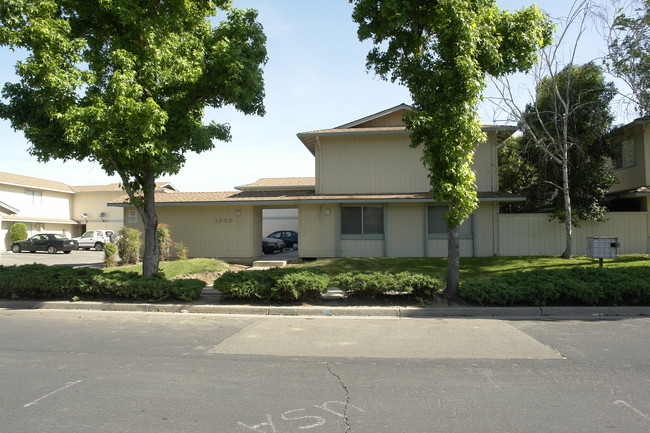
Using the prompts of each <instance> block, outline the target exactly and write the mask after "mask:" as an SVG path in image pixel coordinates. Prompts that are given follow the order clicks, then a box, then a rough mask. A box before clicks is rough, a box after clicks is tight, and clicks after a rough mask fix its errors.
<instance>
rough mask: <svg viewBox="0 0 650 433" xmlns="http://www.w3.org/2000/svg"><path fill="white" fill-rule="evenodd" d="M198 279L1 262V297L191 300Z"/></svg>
mask: <svg viewBox="0 0 650 433" xmlns="http://www.w3.org/2000/svg"><path fill="white" fill-rule="evenodd" d="M204 287H205V283H204V282H203V281H199V280H192V279H183V280H173V281H171V280H166V279H165V278H164V277H162V276H161V275H157V276H154V277H153V278H150V279H147V280H143V279H142V277H141V276H140V275H139V274H137V273H135V272H120V271H113V272H107V273H104V272H102V271H101V270H99V269H94V268H70V267H66V266H45V265H37V264H34V265H23V266H0V298H11V299H21V298H23V299H24V298H27V299H72V298H75V297H77V298H85V299H88V298H110V299H128V300H148V301H154V302H158V301H163V300H167V299H178V300H181V301H192V300H195V299H198V297H199V296H200V295H201V292H202V290H203V288H204Z"/></svg>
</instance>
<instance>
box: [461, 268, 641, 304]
mask: <svg viewBox="0 0 650 433" xmlns="http://www.w3.org/2000/svg"><path fill="white" fill-rule="evenodd" d="M459 294H460V296H461V298H463V299H464V300H466V301H470V302H476V303H479V304H481V305H506V306H508V305H532V306H537V307H543V306H546V305H589V306H599V305H650V267H647V266H636V267H618V268H609V269H608V268H603V269H600V268H585V267H576V268H571V269H551V270H541V269H540V270H532V271H524V272H514V273H509V274H503V275H499V276H496V277H492V278H486V279H483V280H470V281H466V282H463V283H461V285H460V289H459Z"/></svg>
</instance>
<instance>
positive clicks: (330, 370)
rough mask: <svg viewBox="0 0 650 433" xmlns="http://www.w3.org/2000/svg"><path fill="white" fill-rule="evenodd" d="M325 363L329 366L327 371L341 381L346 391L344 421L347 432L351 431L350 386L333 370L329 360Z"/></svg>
mask: <svg viewBox="0 0 650 433" xmlns="http://www.w3.org/2000/svg"><path fill="white" fill-rule="evenodd" d="M325 365H326V366H327V371H329V372H330V374H331V375H332V376H334V377H335V378H336V380H338V381H339V384H340V385H341V388H343V391H345V407H344V408H343V421H345V432H346V433H347V432H351V431H352V426H351V425H350V420H349V419H348V408H349V407H350V391H349V390H348V387H347V386H345V384H344V383H343V380H341V377H340V376H339V375H338V374H336V373H334V372H333V371H332V368H331V367H330V364H329V362H326V363H325Z"/></svg>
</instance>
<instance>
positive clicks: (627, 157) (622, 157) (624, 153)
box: [614, 139, 636, 169]
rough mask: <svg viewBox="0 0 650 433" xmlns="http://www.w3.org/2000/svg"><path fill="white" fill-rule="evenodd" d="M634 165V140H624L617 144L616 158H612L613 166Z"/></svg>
mask: <svg viewBox="0 0 650 433" xmlns="http://www.w3.org/2000/svg"><path fill="white" fill-rule="evenodd" d="M635 165H636V149H635V146H634V140H633V139H629V140H625V141H624V142H622V143H621V144H620V145H619V148H618V152H617V155H616V158H614V168H616V169H619V168H629V167H633V166H635Z"/></svg>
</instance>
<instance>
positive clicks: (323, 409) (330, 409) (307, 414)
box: [237, 401, 365, 433]
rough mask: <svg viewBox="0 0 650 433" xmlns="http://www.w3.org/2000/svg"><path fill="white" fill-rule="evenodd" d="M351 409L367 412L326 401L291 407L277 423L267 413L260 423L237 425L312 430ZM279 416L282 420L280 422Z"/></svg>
mask: <svg viewBox="0 0 650 433" xmlns="http://www.w3.org/2000/svg"><path fill="white" fill-rule="evenodd" d="M351 409H352V410H355V411H359V412H365V410H363V409H361V408H359V407H356V406H353V405H351V404H349V403H346V402H344V401H326V402H325V403H323V404H316V405H313V406H311V407H309V408H300V409H291V410H288V411H286V412H283V413H281V414H280V416H279V417H276V422H275V423H274V422H273V416H271V414H266V416H265V418H263V421H262V422H260V423H259V424H247V423H244V422H241V421H239V422H238V423H237V425H238V426H240V427H242V428H243V429H248V430H249V431H256V432H258V433H282V430H279V428H283V427H286V426H289V427H291V428H294V429H295V428H298V429H300V430H311V429H315V428H318V427H322V426H324V425H325V424H326V423H327V417H328V416H332V415H334V416H337V417H340V418H345V417H346V413H345V411H346V410H347V411H348V412H349V411H350V410H351ZM278 418H279V419H280V420H282V422H278ZM280 423H282V426H280ZM276 424H277V425H278V426H276Z"/></svg>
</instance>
